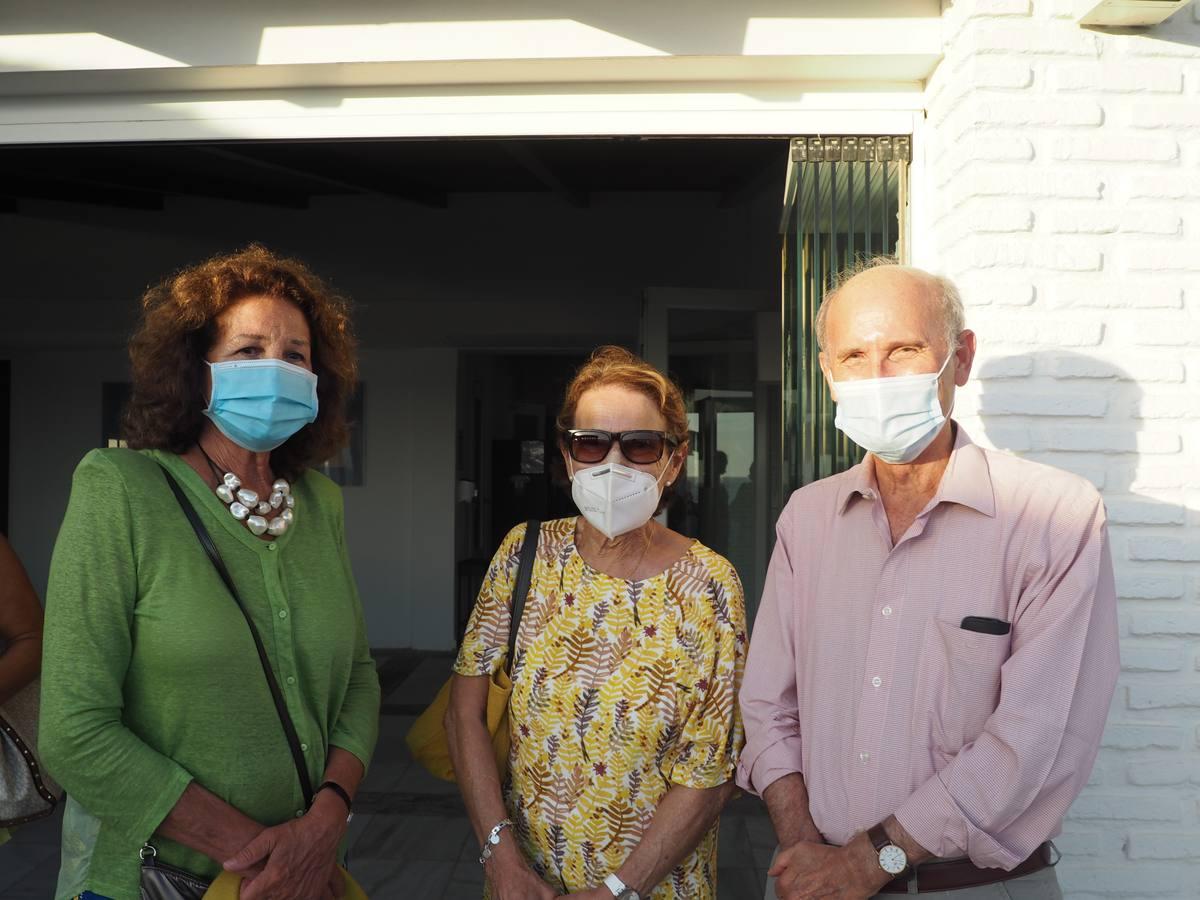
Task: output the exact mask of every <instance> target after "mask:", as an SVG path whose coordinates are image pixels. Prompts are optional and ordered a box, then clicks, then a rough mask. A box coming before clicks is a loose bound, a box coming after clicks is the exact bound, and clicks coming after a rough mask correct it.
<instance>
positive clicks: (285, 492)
mask: <svg viewBox="0 0 1200 900" xmlns="http://www.w3.org/2000/svg"><path fill="white" fill-rule="evenodd" d="M216 494H217V496H218V497H220V498H221V502H222V503H224V504H225V505H227V506H228V507H229V513H230V515H232V516H233V517H234V518H235V519H237V520H238V521H239V522H244V523H245V524H246V527H247V528H249V529H250V531H251V533H253V534H254V535H262V534H271V535H274V536H275V537H279V535H281V534H283V533H284V532H285V531H287V530H288V528H289V527H291V525H292V523H293V522H294V521H295V520H296V498H295V497H293V496H292V486H291V485H290V484H288V483H287V479H284V478H280V479H278V480H276V482H275V483H274V484H273V485H271V496H270V497H268V498H267V499H266V500H260V499H259V497H258V492H257V491H252V490H250V489H249V488H244V487H242V480H241V479H240V478H238V477H237V476H236V475H234V474H233V473H232V472H226V473H225V475H224V478H223V480H222V482H221V483H220V484H218V485H217V489H216ZM281 506H282V507H283V511H282V512H281V513H279V515H277V516H276V517H275V518H273V519H271V520H269V521H268V520H267V518H266V515H267V513H269V512H271V510H273V509H279V508H280V507H281Z"/></svg>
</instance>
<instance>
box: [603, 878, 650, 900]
mask: <svg viewBox="0 0 1200 900" xmlns="http://www.w3.org/2000/svg"><path fill="white" fill-rule="evenodd" d="M604 886H605V887H606V888H608V889H609V890H610V891H612V895H613V896H614V897H616V898H617V900H642V897H641V894H639V893H638V892H637V891H635V890H634V889H633V888H631V887H626V886H625V882H623V881H622V880H621V879H620V878H618V877H617V873H616V872H614V873H613V874H612V875H609V876H608V877H607V878H605V879H604Z"/></svg>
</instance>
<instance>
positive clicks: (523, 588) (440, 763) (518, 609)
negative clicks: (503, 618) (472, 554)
mask: <svg viewBox="0 0 1200 900" xmlns="http://www.w3.org/2000/svg"><path fill="white" fill-rule="evenodd" d="M541 527H542V523H541V522H539V521H537V520H531V521H529V522H527V523H525V542H524V544H523V545H522V546H521V564H520V566H519V567H518V568H517V584H516V588H515V589H514V590H513V598H512V624H511V625H510V626H509V629H508V657H507V659H505V661H504V668H503V669H500V670H499V671H497V672H496V673H495V674H494V675H493V676H492V680H491V682H489V684H488V697H487V728H488V731H489V732H490V733H491V735H492V751H493V752H494V753H495V755H496V771H497V772H498V773H499V774H500V777H501V779H503V778H504V773H505V771H506V770H507V769H508V745H509V736H508V698H509V695H510V694H511V693H512V679H511V678H510V677H509V673H510V672H511V671H512V663H513V654H514V653H515V652H516V645H517V629H518V627H519V626H520V624H521V613H522V612H523V611H524V609H525V598H526V596H527V595H528V594H529V583H530V581H531V580H532V576H533V561H534V559H535V558H536V556H537V545H538V538H539V537H540V531H541ZM530 535H533V540H530V539H529V538H530ZM453 681H454V676H451V677H450V679H449V680H447V681H446V683H445V684H443V685H442V689H441V690H440V691H438V695H437V697H435V698H434V700H433V703H431V704H430V706H429V708H428V709H426V710H425V712H423V713H421V715H420V716H419V717H418V718H417V721H415V722H413V725H412V727H411V728H410V729H409V730H408V734H407V735H405V737H404V742H405V743H406V744H408V749H409V751H410V752H411V753H412V756H413V759H415V760H416V761H417V762H419V763H420V764H421V765H423V766H424V767H425V768H426V769H427V770H428V771H429V773H430V774H431V775H434V776H436V777H438V778H441V779H442V780H444V781H454V765H453V763H451V762H450V743H449V740H448V739H447V737H446V726H445V724H444V720H445V718H446V710H447V709H449V708H450V685H451V683H452V682H453Z"/></svg>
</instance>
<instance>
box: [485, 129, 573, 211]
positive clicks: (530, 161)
mask: <svg viewBox="0 0 1200 900" xmlns="http://www.w3.org/2000/svg"><path fill="white" fill-rule="evenodd" d="M500 146H502V147H503V148H504V149H505V150H506V151H507V152H508V155H509V156H511V157H512V158H513V159H514V160H516V161H517V162H518V163H519V164H520V165H521V167H522V168H524V169H525V171H526V172H528V173H529V174H530V175H532V176H533V177H534V178H536V179H537V181H538V183H539V184H541V185H542V187H544V188H546V189H547V190H549V191H553V192H554V193H556V194H558V195H559V196H560V197H562V198H563V199H564V200H566V201H567V203H569V204H570V205H571V206H574V207H576V208H577V209H586V208H587V207H588V206H589V205H590V204H591V200H590V199H589V197H588V195H587V193H586V192H584V191H578V190H575V189H574V188H571V187H568V186H567V185H566V184H565V183H564V182H563V180H562V179H561V178H559V177H558V176H557V175H556V174H555V173H554V172H553V171H552V170H551V169H550V167H549V166H547V165H546V164H545V163H544V162H543V161H542V159H541V157H539V156H538V155H537V153H536V152H535V151H534V150H533V148H532V147H531V146H530V145H529V144H527V143H525V142H524V141H501V142H500Z"/></svg>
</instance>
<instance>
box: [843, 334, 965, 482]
mask: <svg viewBox="0 0 1200 900" xmlns="http://www.w3.org/2000/svg"><path fill="white" fill-rule="evenodd" d="M951 356H953V354H951ZM949 363H950V357H949V356H947V357H946V361H945V362H944V363H942V367H941V368H940V369H938V370H937V371H936V372H930V373H928V374H920V375H895V376H892V377H891V378H861V379H857V380H852V381H835V382H833V387H834V390H835V391H836V392H837V416H836V417H835V418H834V420H833V424H834V426H836V427H837V429H838V430H839V431H841V432H842V433H843V434H845V435H846V437H848V438H850V440H852V441H854V443H856V444H858V446H860V447H862V448H863V449H864V450H869V451H870V452H871V453H873V454H875V455H876V456H878V457H879V458H880V459H882V460H883V461H884V462H887V463H893V464H895V463H907V462H912V461H913V460H914V459H916V458H917V457H918V456H920V455H921V452H922V451H923V450H924V449H925V448H926V447H928V446H929V445H930V444H932V443H933V439H934V438H935V437H937V435H938V432H939V431H941V430H942V426H943V425H944V424H945V423H946V416H945V415H944V414H943V413H942V404H941V402H940V401H939V400H938V380H939V379H940V378H941V377H942V372H944V371H945V370H946V366H947V365H948V364H949Z"/></svg>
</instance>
